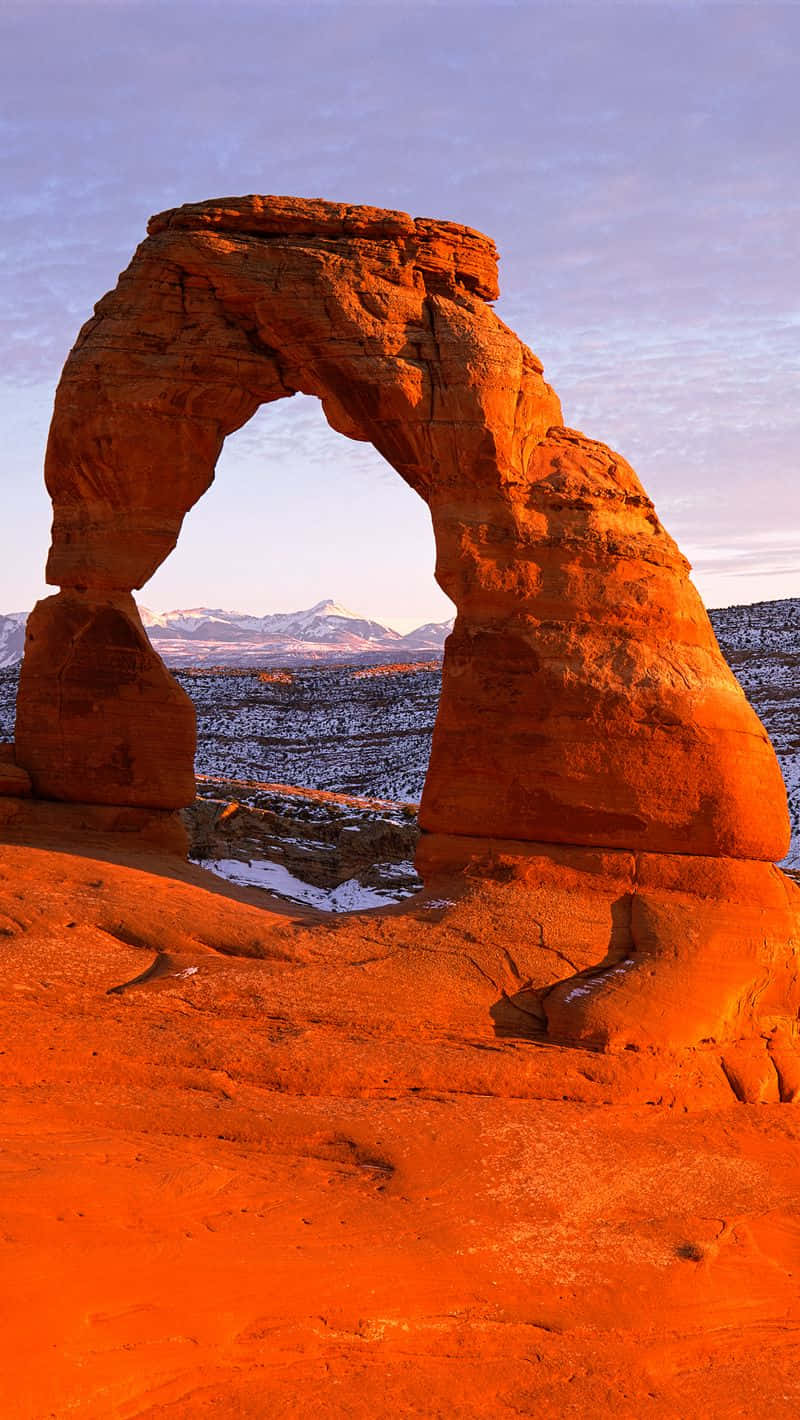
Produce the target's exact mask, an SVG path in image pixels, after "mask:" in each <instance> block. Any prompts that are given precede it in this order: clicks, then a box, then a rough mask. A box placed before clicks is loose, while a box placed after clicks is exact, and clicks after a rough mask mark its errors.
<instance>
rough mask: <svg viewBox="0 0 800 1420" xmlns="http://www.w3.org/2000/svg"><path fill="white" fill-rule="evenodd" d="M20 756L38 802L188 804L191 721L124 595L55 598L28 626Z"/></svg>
mask: <svg viewBox="0 0 800 1420" xmlns="http://www.w3.org/2000/svg"><path fill="white" fill-rule="evenodd" d="M16 745H17V758H18V760H19V762H20V764H22V765H24V767H25V768H26V769H27V770H28V773H29V774H30V776H31V779H32V781H33V786H34V791H35V793H36V794H37V795H39V796H40V797H41V798H45V799H66V800H71V801H73V802H77V803H91V804H131V805H143V806H147V807H149V808H160V809H176V808H181V807H183V805H185V804H189V803H191V802H192V800H193V798H194V793H195V786H194V750H195V716H194V707H193V705H192V703H191V701H190V699H189V697H188V696H187V695H185V694H184V692H183V691H182V690H181V688H180V686H179V685H178V684H177V682H176V681H175V680H174V679H173V677H172V676H171V675H170V674H169V671H168V670H167V669H166V667H165V666H164V664H163V662H162V661H161V659H160V657H159V656H157V655H156V653H155V651H154V650H153V649H152V647H151V645H150V642H149V641H148V639H147V635H146V633H145V630H144V627H143V626H142V623H141V620H140V617H139V613H138V611H137V609H136V603H135V602H134V600H133V597H132V596H130V594H129V593H126V592H119V593H116V594H114V595H109V596H106V597H102V598H100V597H93V596H92V595H91V594H87V593H80V592H73V591H68V592H60V593H59V594H58V595H57V596H53V597H47V598H46V599H45V600H44V601H41V602H39V603H38V604H37V606H36V607H35V609H34V611H33V613H32V614H31V616H30V618H29V620H28V630H27V639H26V643H25V659H24V661H23V666H22V674H21V677H20V687H19V696H18V701H17V731H16Z"/></svg>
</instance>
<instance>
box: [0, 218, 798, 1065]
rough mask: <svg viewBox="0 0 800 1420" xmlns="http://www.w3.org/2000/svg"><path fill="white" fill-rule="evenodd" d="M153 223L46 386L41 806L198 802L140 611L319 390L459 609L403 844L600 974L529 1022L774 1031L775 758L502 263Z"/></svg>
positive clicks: (463, 247) (28, 706)
mask: <svg viewBox="0 0 800 1420" xmlns="http://www.w3.org/2000/svg"><path fill="white" fill-rule="evenodd" d="M149 233H150V235H149V236H148V238H147V240H146V241H144V242H143V243H142V245H141V246H140V247H139V249H138V250H137V252H136V254H135V255H134V257H133V260H132V262H131V264H130V266H129V267H128V269H127V270H126V271H125V272H123V274H122V276H121V277H120V280H119V284H118V286H117V288H116V289H115V290H114V291H113V292H111V293H109V294H108V295H106V296H104V297H103V299H102V300H101V301H100V302H99V304H98V305H97V307H96V309H95V315H94V317H93V318H92V319H91V320H90V321H89V322H88V323H87V324H86V325H85V326H84V328H83V330H82V331H81V333H80V335H79V337H78V340H77V343H76V345H75V348H74V350H73V351H72V353H71V354H70V356H69V359H68V361H67V364H66V366H65V369H64V373H63V376H62V379H61V383H60V385H59V389H58V393H57V396H56V404H55V412H54V416H53V423H52V428H51V433H50V441H49V445H48V451H47V464H46V478H47V486H48V489H49V491H50V494H51V496H52V500H53V509H54V518H53V540H52V548H51V552H50V558H49V562H48V572H47V576H48V580H49V581H50V582H51V583H54V584H56V585H58V586H60V587H61V589H62V590H61V591H60V592H59V593H58V594H57V595H56V596H54V597H51V598H49V599H47V600H46V601H44V602H41V603H40V604H39V605H38V607H37V608H36V610H35V612H34V613H33V615H32V617H31V619H30V622H29V628H28V638H27V644H26V650H25V658H24V663H23V668H22V675H21V682H20V693H19V702H18V716H17V757H18V760H19V762H20V764H22V765H23V766H24V767H25V768H26V769H28V771H29V772H30V774H31V777H32V780H33V783H34V788H35V791H36V793H37V794H38V795H39V796H41V797H44V798H52V799H61V800H68V801H69V800H72V801H79V802H80V801H83V802H89V803H95V804H113V805H149V806H153V807H155V808H165V809H172V808H176V807H179V806H180V805H182V804H185V803H187V802H189V801H190V800H191V799H192V797H193V795H194V780H193V763H192V761H193V750H194V713H193V710H192V707H191V704H190V703H189V701H188V700H187V699H186V697H185V696H184V695H183V693H182V692H181V691H180V690H179V689H178V687H177V685H176V684H175V682H174V681H173V680H172V678H171V677H170V676H169V675H168V674H167V672H166V670H165V669H164V667H163V665H162V664H161V662H160V660H159V658H158V656H157V655H156V653H155V652H154V651H153V649H152V648H151V646H150V644H149V642H148V641H147V638H146V636H145V634H144V631H143V629H142V626H141V623H140V621H139V618H138V614H137V611H136V607H135V604H134V602H133V598H132V596H131V591H132V589H134V588H137V587H140V586H141V585H142V584H143V583H144V582H146V581H147V579H148V578H149V577H150V576H151V574H152V573H153V572H154V571H155V569H156V568H157V567H158V566H159V565H160V563H161V562H162V561H163V559H164V558H165V557H166V556H167V555H168V553H169V552H170V550H171V549H172V547H173V546H174V545H175V541H176V538H177V536H178V533H179V531H180V527H181V522H182V519H183V517H184V515H185V513H186V512H187V510H188V509H189V508H190V507H191V506H192V505H193V504H194V503H195V502H196V501H197V499H198V498H199V497H200V496H201V495H202V493H203V492H204V491H205V489H206V488H207V487H208V486H209V484H210V482H211V480H212V478H213V474H214V466H215V463H216V459H217V457H218V454H219V451H220V448H221V446H222V442H223V440H224V438H225V436H226V435H227V434H229V433H230V432H231V431H232V430H234V429H237V428H238V427H240V425H242V424H243V423H244V422H245V421H246V420H247V419H248V418H249V417H250V416H251V415H252V414H253V413H254V411H255V410H256V409H257V408H258V406H259V405H261V404H265V403H269V402H270V401H272V400H276V399H280V398H283V397H285V396H287V395H291V394H293V393H295V392H297V391H302V392H303V393H306V394H314V395H317V396H318V397H319V398H320V400H321V401H322V404H323V408H324V410H325V414H326V416H327V418H328V421H329V423H330V424H331V425H332V426H333V428H335V429H337V430H339V431H341V432H342V433H343V434H345V435H347V436H349V437H351V438H355V439H364V440H371V441H372V443H373V444H374V445H375V447H376V448H377V449H378V450H379V451H380V453H381V454H383V456H384V457H385V458H386V459H387V460H388V461H389V463H391V464H392V465H393V467H394V468H396V469H397V471H398V473H399V474H400V475H401V476H402V477H403V478H404V479H405V480H406V481H407V482H408V483H409V484H410V485H411V487H412V488H414V489H415V490H416V491H417V493H418V494H419V495H420V496H421V497H423V498H424V499H425V500H426V502H427V503H428V505H429V507H430V510H431V516H432V520H433V526H434V533H435V537H436V545H437V567H436V575H437V579H438V581H439V582H440V584H441V586H442V588H443V589H444V591H445V592H447V594H448V595H449V596H450V597H451V599H452V600H453V601H454V602H455V604H456V606H457V609H458V616H457V620H456V625H455V630H454V632H453V634H452V636H451V637H450V639H449V641H448V643H447V648H446V655H445V664H444V674H443V685H442V697H441V704H440V710H439V716H438V720H437V724H436V730H435V734H434V741H433V749H432V754H431V761H430V767H429V772H428V778H427V782H426V786H425V792H424V796H423V801H422V806H421V811H420V822H421V825H422V827H423V829H425V830H427V831H428V834H429V835H431V834H438V835H451V836H453V840H454V841H455V839H457V840H458V842H460V843H461V844H462V845H463V848H464V852H465V853H469V852H470V851H473V849H474V845H472V847H470V844H469V840H470V838H475V837H477V838H479V839H480V840H481V842H482V843H483V844H486V842H487V840H494V841H497V840H514V841H515V842H516V848H517V851H518V853H520V854H522V856H523V857H524V858H525V854H526V853H527V857H526V858H525V861H526V863H527V867H526V869H525V871H526V872H527V873H528V874H529V876H530V875H531V874H532V877H531V882H532V884H533V886H534V887H535V888H536V890H537V891H538V892H539V893H540V896H542V895H543V896H542V900H543V902H544V901H545V898H546V902H545V906H544V907H543V909H542V913H541V914H540V915H541V916H542V920H543V921H544V919H545V917H546V914H547V912H549V913H550V916H551V917H552V918H553V920H554V921H556V922H558V923H560V924H562V926H563V924H564V923H566V924H567V927H565V928H564V930H568V931H572V933H573V936H575V937H576V938H582V941H583V945H582V946H581V951H582V952H583V956H582V957H580V956H579V960H581V961H586V960H589V961H591V960H592V959H594V960H595V961H596V960H598V958H602V957H603V954H604V952H606V951H607V953H608V955H607V957H606V959H605V960H604V961H602V962H601V965H600V967H599V968H598V969H597V970H595V971H594V973H593V974H592V973H588V974H587V976H586V977H584V976H583V975H581V976H578V977H577V978H573V979H572V981H568V982H566V983H564V984H563V986H557V987H554V988H553V989H552V991H551V994H550V996H549V997H548V1000H547V1003H546V1011H547V1015H548V1018H549V1021H550V1025H551V1028H552V1029H554V1030H555V1031H557V1032H558V1033H559V1034H560V1035H561V1036H562V1037H576V1036H577V1037H580V1038H583V1039H591V1040H594V1041H596V1042H598V1043H601V1044H605V1045H611V1046H614V1045H621V1044H625V1043H628V1042H630V1041H643V1042H644V1043H652V1042H657V1043H664V1042H670V1043H673V1044H691V1043H693V1042H694V1041H697V1040H700V1039H708V1038H710V1037H712V1036H714V1035H715V1033H716V1036H717V1037H720V1038H721V1037H722V1036H724V1035H725V1033H726V1032H727V1033H728V1035H729V1036H730V1035H731V1033H733V1034H734V1038H736V1033H737V1032H738V1035H743V1034H744V1035H746V1034H747V1033H748V1032H752V1030H753V1029H754V1026H753V1022H754V1020H755V1019H756V1014H757V1009H758V1011H761V1012H762V1013H763V1011H764V1010H768V1011H769V1012H771V1015H770V1019H771V1020H777V1019H780V1020H781V1021H783V1022H784V1024H785V1023H786V1021H787V1020H793V1021H795V1023H796V1014H797V1004H798V1001H797V998H798V990H799V989H800V988H798V975H797V970H796V957H795V954H794V946H793V941H794V940H795V938H796V935H797V921H798V918H797V912H796V906H794V905H791V904H789V903H788V899H787V892H786V887H785V881H784V880H782V879H781V878H780V875H779V874H777V875H776V870H774V869H772V868H770V867H768V864H769V863H771V862H772V861H774V860H775V859H779V858H781V857H783V855H784V854H785V852H786V849H787V846H788V840H789V822H788V812H787V807H786V796H785V792H784V788H783V783H782V780H781V776H780V772H779V769H778V765H777V762H776V759H775V756H774V753H773V751H772V747H771V745H770V744H769V741H768V739H767V736H766V734H765V732H764V730H763V727H762V726H761V724H760V722H759V721H758V719H757V717H756V716H755V714H754V712H753V711H752V709H751V708H750V706H749V705H748V703H747V701H746V699H745V697H744V695H743V693H742V691H741V689H740V688H739V685H738V683H737V682H736V680H735V679H734V677H733V675H732V674H731V672H730V671H729V669H728V667H727V666H726V664H725V662H724V660H723V658H722V656H721V655H720V652H719V650H718V648H717V644H716V640H715V638H714V634H713V631H712V629H711V626H710V623H709V621H708V617H707V615H706V613H705V610H704V609H703V606H702V604H701V602H700V599H699V597H698V596H697V593H696V592H695V590H694V588H693V586H692V584H691V582H690V581H689V580H688V572H689V567H688V564H687V563H686V561H685V560H684V558H683V557H682V556H681V554H680V552H679V550H678V548H677V547H676V546H675V544H674V542H673V541H672V539H671V538H670V537H669V536H668V534H667V533H666V532H665V531H664V529H663V528H662V527H661V524H660V523H659V521H658V518H657V516H656V514H655V511H654V509H653V505H652V503H651V502H650V500H649V498H648V497H647V495H646V493H645V492H644V490H643V488H642V486H641V484H640V483H639V481H638V479H637V477H636V475H635V473H634V472H633V470H632V469H631V468H630V467H629V466H628V464H626V463H625V461H624V460H623V459H621V458H620V457H619V456H618V455H616V454H614V453H612V451H611V450H609V449H608V448H606V447H605V446H604V445H602V444H598V443H596V442H594V441H592V440H590V439H587V438H585V437H584V436H583V435H582V434H579V433H577V432H575V431H574V430H570V429H567V428H565V427H564V426H563V423H562V416H561V410H560V406H559V403H558V400H557V398H556V396H555V394H554V393H553V391H552V390H551V389H550V387H549V386H548V385H547V384H546V383H545V381H544V379H543V377H542V367H541V365H540V363H539V361H538V360H537V359H536V357H535V356H534V355H533V354H532V353H531V352H530V351H529V350H528V349H527V347H526V346H525V345H523V344H522V342H521V341H520V340H519V339H518V338H517V336H516V335H515V334H514V333H513V331H511V330H509V329H508V327H507V326H505V325H504V324H503V322H502V321H501V320H499V319H498V317H497V316H496V315H495V313H494V312H493V310H492V309H491V306H490V304H489V302H490V301H491V300H492V299H493V298H494V297H495V296H496V294H497V285H496V257H495V251H494V247H493V245H492V243H491V242H490V241H489V240H488V239H487V238H486V237H483V236H481V235H480V234H479V233H477V232H473V231H470V230H468V229H466V228H463V227H457V226H454V225H453V224H451V223H447V222H432V221H425V220H416V221H415V220H413V219H412V218H410V217H408V216H406V215H405V214H404V213H397V212H385V211H380V210H376V209H373V208H365V207H344V206H339V205H336V204H332V203H325V202H316V201H315V202H308V201H300V200H297V199H292V198H274V197H249V198H238V199H236V198H230V199H223V200H220V201H213V202H206V203H200V204H194V205H190V206H186V207H181V208H179V209H177V210H175V211H172V212H166V213H162V214H161V215H160V216H158V217H155V218H153V219H152V220H151V222H150V225H149ZM526 843H527V844H531V843H532V844H535V845H539V846H538V847H537V848H536V849H532V848H529V849H525V844H526ZM430 845H431V840H430V838H429V839H428V846H427V847H426V848H425V849H424V850H423V855H424V854H425V853H428V854H429V856H430ZM547 845H568V846H567V847H566V848H563V849H555V848H548V847H547ZM512 846H513V845H512ZM595 849H600V850H603V851H601V852H599V853H598V852H596V851H592V850H595ZM505 850H506V851H507V850H508V844H507V843H506V844H505ZM608 850H611V851H608ZM537 855H538V856H537ZM661 855H666V856H663V857H662V856H661ZM743 859H744V860H752V861H750V862H744V863H742V862H736V861H734V860H743ZM531 865H533V866H531ZM554 875H555V876H554ZM554 884H555V886H554ZM609 884H611V887H609ZM537 885H538V886H537ZM548 885H549V886H548ZM548 894H549V896H548ZM553 894H555V896H554V895H553ZM609 894H610V895H609ZM612 897H613V899H614V901H615V902H616V903H623V904H627V907H626V909H625V911H626V913H627V916H626V919H625V927H624V931H623V930H619V931H618V930H617V929H616V927H615V928H614V930H613V931H612V930H610V929H609V927H608V925H607V914H606V908H607V905H608V903H610V901H611V900H612ZM606 900H608V902H607V901H606ZM587 901H589V902H591V903H593V904H595V906H593V907H591V910H590V909H589V908H586V909H585V910H584V907H581V908H580V910H578V908H577V907H576V904H577V903H579V902H580V903H583V904H584V906H585V903H586V902H587ZM599 902H601V903H603V904H606V905H605V906H602V910H601V909H599V908H597V907H596V904H597V903H599ZM547 903H549V904H550V906H549V907H547ZM553 904H555V906H554V905H553ZM545 908H546V911H545ZM593 913H594V917H593V915H592V914H593ZM748 914H749V915H748ZM548 920H550V919H548ZM542 930H544V929H542ZM559 930H561V927H559ZM609 933H610V935H609ZM592 934H594V935H592ZM604 937H605V944H604V945H602V946H600V945H598V946H597V948H596V954H595V956H594V958H592V954H591V953H592V952H593V951H595V948H593V947H592V948H589V949H588V950H589V955H588V957H587V948H586V941H589V940H590V941H591V942H594V941H595V939H596V940H597V942H598V943H601V942H602V941H603V938H604ZM609 941H610V942H611V946H610V947H609V946H608V942H609ZM576 981H577V983H578V984H577V986H576V985H575V982H576ZM698 991H699V995H697V993H698ZM693 992H694V993H695V996H696V999H694V997H693V995H692V993H693ZM587 997H588V998H589V999H587ZM687 1000H689V1001H690V1002H691V1006H690V1007H688V1008H687V1004H686V1003H687ZM792 1028H794V1027H792Z"/></svg>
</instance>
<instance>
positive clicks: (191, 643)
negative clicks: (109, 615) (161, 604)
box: [0, 597, 453, 668]
mask: <svg viewBox="0 0 800 1420" xmlns="http://www.w3.org/2000/svg"><path fill="white" fill-rule="evenodd" d="M139 612H140V615H141V618H142V622H143V624H144V627H145V630H146V631H147V634H148V636H149V637H150V640H151V641H152V643H153V645H154V646H155V647H156V649H157V651H158V653H159V655H160V656H161V657H162V658H163V660H165V661H166V663H167V665H168V666H204V665H207V666H212V665H213V666H253V665H270V664H278V665H287V666H291V665H307V664H309V663H311V662H314V661H344V660H358V661H369V660H375V661H381V660H390V661H404V660H409V661H413V660H416V659H418V658H419V657H421V656H427V657H431V658H436V657H439V656H441V654H442V649H443V647H444V643H445V638H446V636H447V634H448V632H449V631H450V630H451V628H452V625H453V623H452V621H442V622H428V623H427V624H426V625H425V626H419V627H417V629H416V631H411V632H409V634H408V635H407V636H401V635H400V633H399V632H398V631H393V630H392V629H391V627H389V626H384V625H382V623H381V622H379V621H371V620H370V618H369V617H366V616H360V615H359V614H358V613H357V612H354V611H348V609H347V607H344V606H341V605H340V603H339V602H335V601H333V600H332V599H331V598H330V597H328V598H326V599H325V601H321V602H317V603H316V605H315V606H311V607H308V608H307V609H306V610H305V611H290V612H273V613H272V614H270V615H267V616H253V615H251V614H250V613H248V612H238V611H225V610H223V609H222V608H221V607H206V606H196V607H190V608H188V609H185V610H180V611H165V612H154V611H150V610H149V609H148V608H147V607H143V606H142V607H140V608H139ZM26 620H27V614H26V613H25V612H14V613H13V614H11V615H8V616H0V668H2V667H3V666H14V665H16V664H17V662H18V661H20V660H21V659H22V649H23V645H24V641H25V622H26Z"/></svg>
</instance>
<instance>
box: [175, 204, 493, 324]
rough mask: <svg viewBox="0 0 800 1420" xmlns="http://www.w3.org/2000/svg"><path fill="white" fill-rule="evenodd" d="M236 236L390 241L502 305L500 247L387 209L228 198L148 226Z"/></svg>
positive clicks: (424, 266) (466, 230) (448, 225)
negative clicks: (498, 255)
mask: <svg viewBox="0 0 800 1420" xmlns="http://www.w3.org/2000/svg"><path fill="white" fill-rule="evenodd" d="M180 230H183V231H195V232H200V231H205V232H233V233H237V234H238V235H239V236H253V237H261V238H269V237H274V238H277V239H280V238H287V237H306V238H308V239H310V240H312V241H318V242H320V243H325V242H341V241H347V242H359V241H360V242H372V243H378V242H387V243H391V244H392V246H393V247H394V248H395V249H396V250H397V252H398V254H400V255H401V257H402V259H403V260H404V261H408V262H411V263H413V264H414V265H415V266H416V267H417V268H418V269H419V270H420V271H428V272H430V273H439V274H440V275H442V276H443V277H444V278H445V279H446V280H448V281H452V282H453V283H454V284H458V285H462V286H464V287H465V288H466V289H467V290H469V291H472V292H474V294H475V295H476V296H481V297H483V299H484V300H485V301H495V300H497V297H498V296H499V294H500V290H499V286H498V281H497V247H496V246H495V244H494V242H493V241H492V239H491V237H487V236H485V235H484V233H483V232H478V231H476V230H475V228H474V227H462V226H459V224H458V223H456V222H445V221H440V220H437V219H435V218H431V217H410V216H409V215H408V213H407V212H396V211H392V210H390V209H387V208H383V207H359V206H352V205H348V204H345V203H342V202H325V201H324V200H323V199H322V198H306V197H262V196H259V195H258V194H257V193H253V194H251V195H250V196H249V197H220V198H214V199H212V200H211V201H208V202H187V203H185V204H184V205H183V206H182V207H172V208H169V209H168V210H167V211H166V212H157V213H155V215H154V216H153V217H151V218H150V220H149V222H148V224H147V231H148V235H149V236H157V235H158V234H159V233H162V232H167V231H172V232H175V231H180Z"/></svg>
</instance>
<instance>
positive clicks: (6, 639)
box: [0, 611, 28, 668]
mask: <svg viewBox="0 0 800 1420" xmlns="http://www.w3.org/2000/svg"><path fill="white" fill-rule="evenodd" d="M27 620H28V614H27V612H24V611H12V612H11V613H10V614H9V615H8V616H2V615H0V668H2V667H3V666H15V665H16V664H17V661H21V660H22V648H23V646H24V644H25V622H26V621H27Z"/></svg>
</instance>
